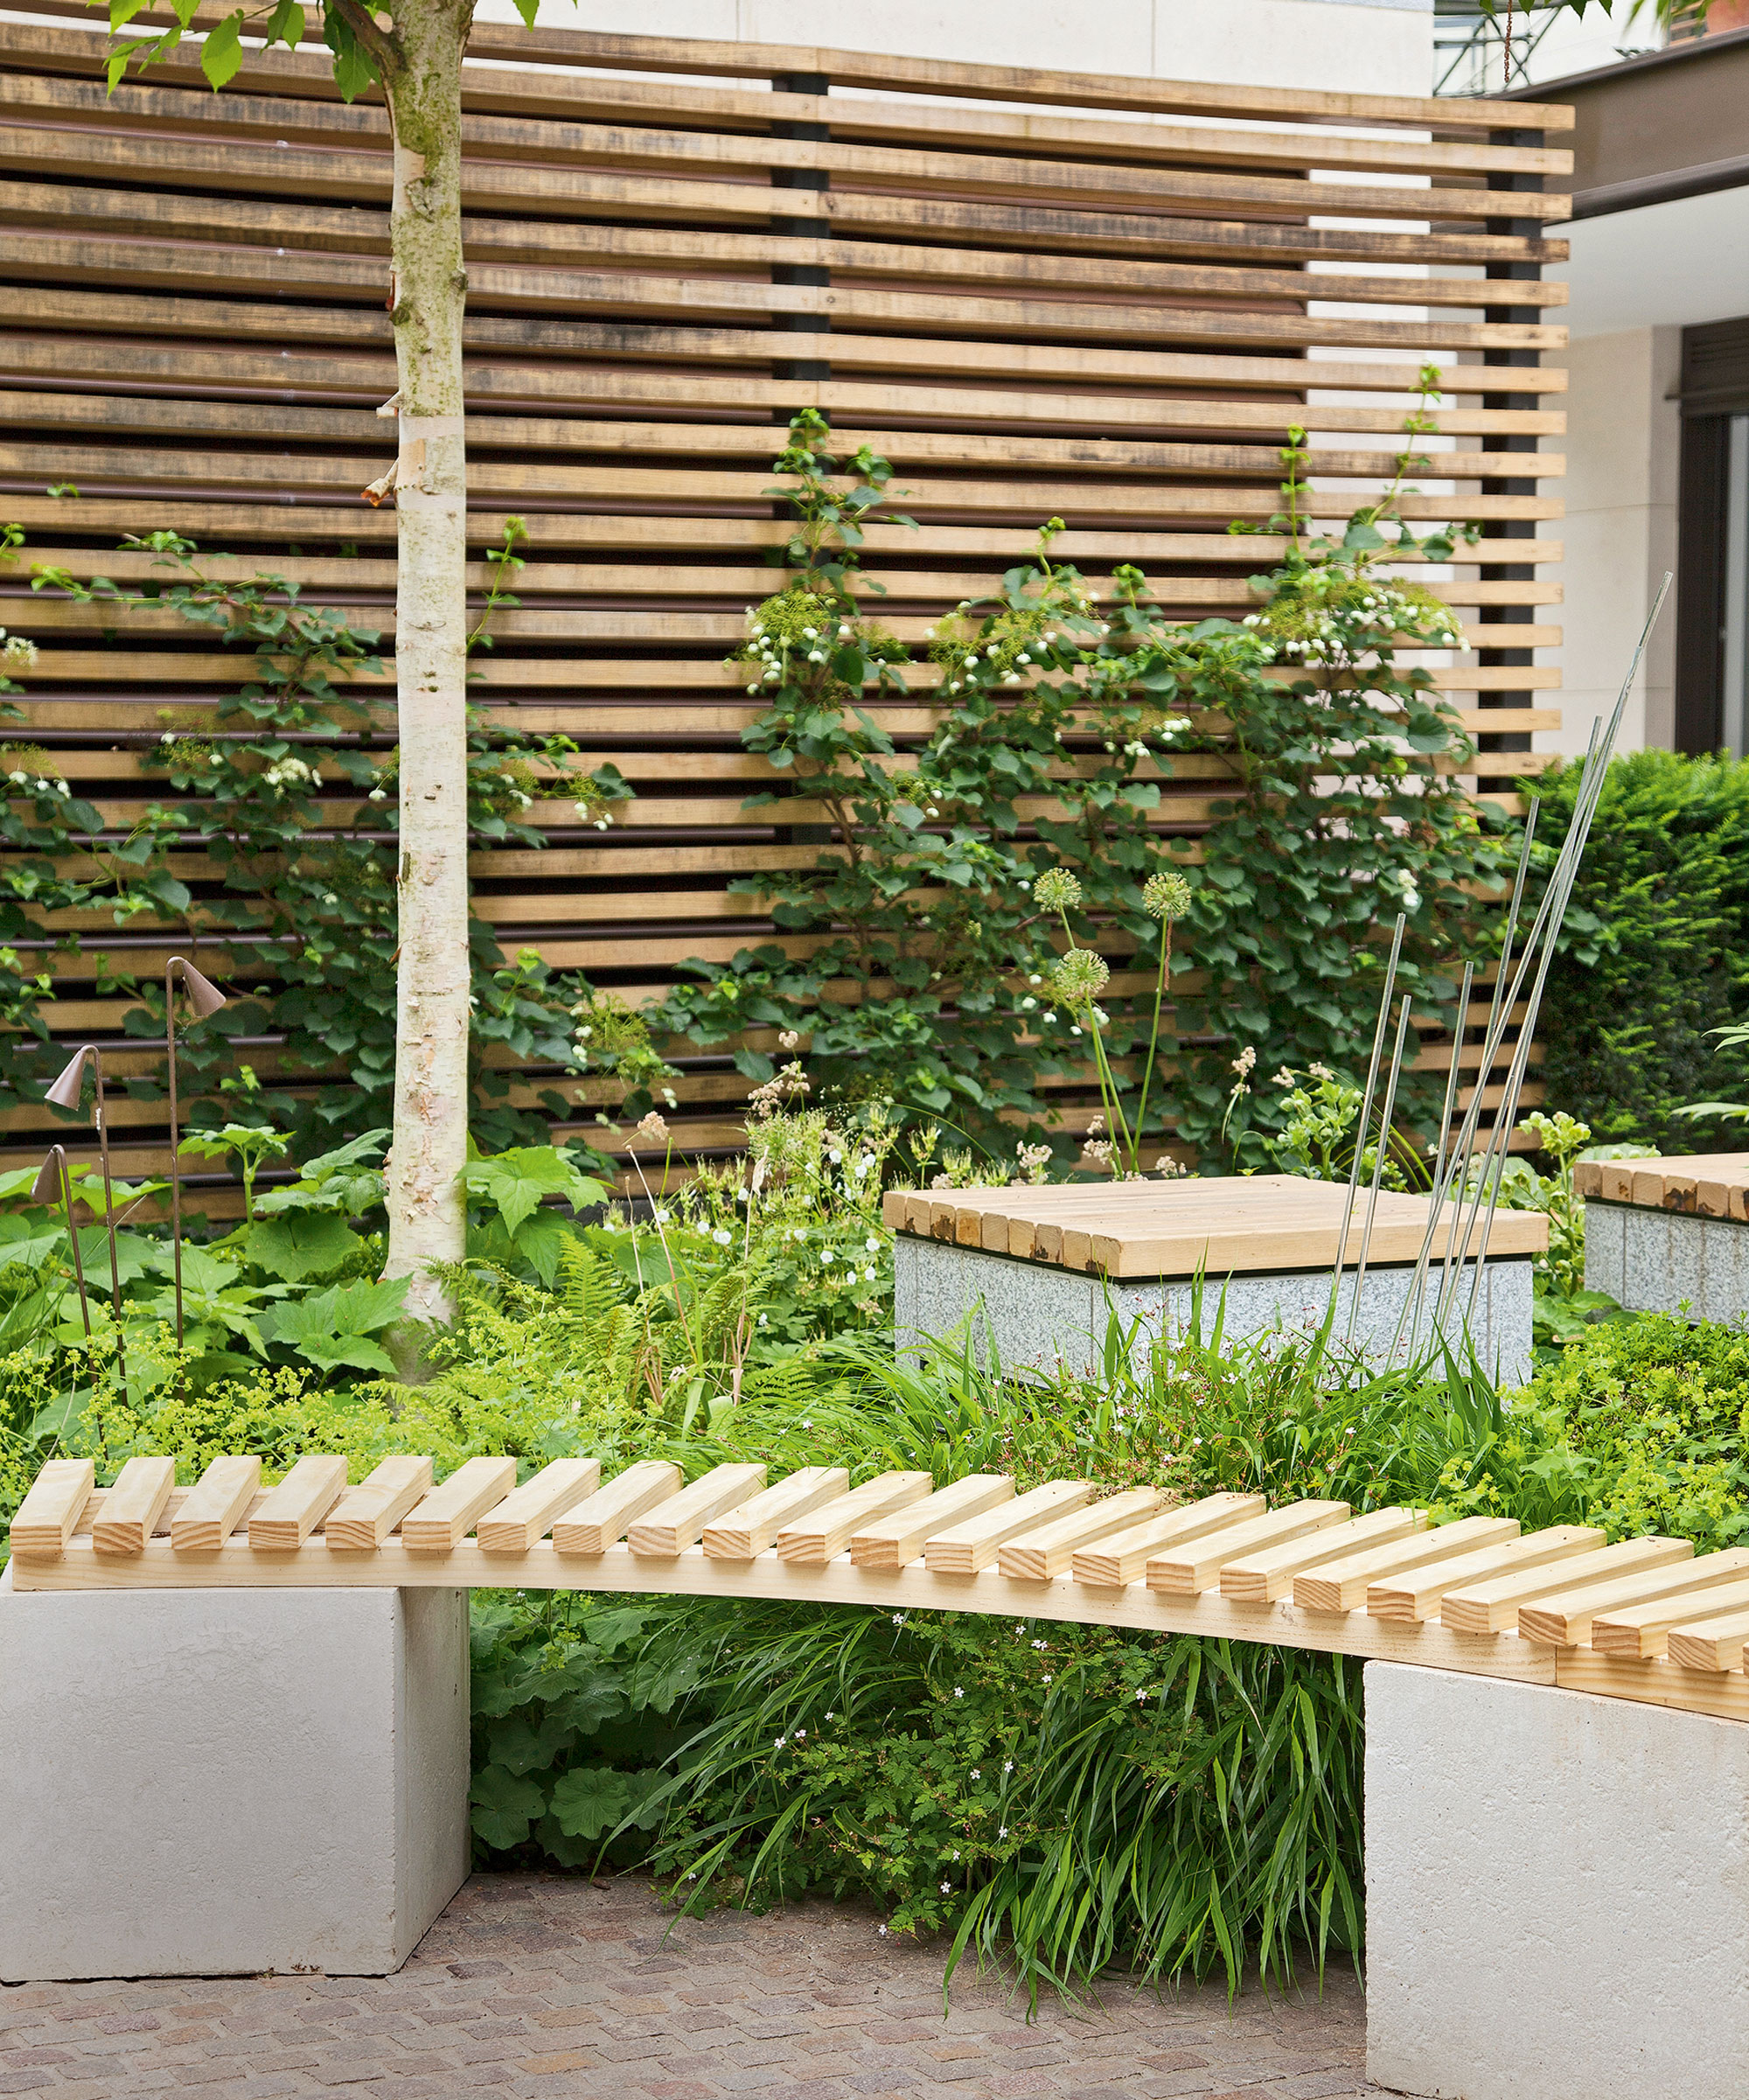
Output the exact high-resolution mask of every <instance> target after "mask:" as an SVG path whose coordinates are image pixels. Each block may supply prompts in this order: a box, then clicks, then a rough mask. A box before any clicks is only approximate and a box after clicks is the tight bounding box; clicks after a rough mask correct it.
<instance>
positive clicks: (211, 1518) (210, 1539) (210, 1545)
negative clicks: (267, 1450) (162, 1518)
mask: <svg viewBox="0 0 1749 2100" xmlns="http://www.w3.org/2000/svg"><path fill="white" fill-rule="evenodd" d="M260 1486H261V1460H260V1459H258V1458H254V1457H247V1458H215V1459H214V1460H213V1462H212V1464H211V1465H210V1466H208V1467H207V1469H206V1471H205V1472H204V1473H203V1474H202V1475H201V1476H200V1478H199V1481H197V1482H196V1483H195V1485H194V1488H193V1490H192V1491H191V1493H190V1494H189V1496H188V1498H187V1499H186V1501H185V1502H184V1503H183V1505H182V1507H181V1508H180V1509H179V1510H178V1511H177V1513H176V1515H175V1516H174V1517H172V1518H171V1527H170V1542H171V1546H172V1547H173V1548H174V1550H175V1551H176V1552H178V1553H216V1552H218V1550H219V1547H220V1546H221V1545H224V1543H225V1541H226V1539H227V1538H229V1537H230V1536H231V1534H232V1532H233V1531H235V1530H236V1528H237V1526H238V1525H239V1524H240V1523H241V1522H242V1521H243V1519H244V1517H247V1514H248V1511H249V1505H250V1504H251V1503H253V1502H254V1498H255V1490H257V1489H258V1488H259V1487H260Z"/></svg>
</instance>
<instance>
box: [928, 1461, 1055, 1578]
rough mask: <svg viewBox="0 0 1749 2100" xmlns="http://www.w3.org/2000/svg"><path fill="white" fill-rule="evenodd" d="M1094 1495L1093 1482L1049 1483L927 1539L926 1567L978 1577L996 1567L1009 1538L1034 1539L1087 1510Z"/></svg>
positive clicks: (931, 1571) (949, 1573)
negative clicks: (1023, 1535)
mask: <svg viewBox="0 0 1749 2100" xmlns="http://www.w3.org/2000/svg"><path fill="white" fill-rule="evenodd" d="M1092 1497H1093V1483H1091V1481H1086V1480H1048V1481H1046V1482H1044V1483H1043V1484H1042V1486H1039V1487H1036V1488H1029V1489H1028V1490H1027V1492H1026V1493H1025V1494H1024V1495H1015V1496H1012V1497H1010V1498H1009V1499H1007V1501H1004V1502H1001V1503H998V1504H997V1506H996V1507H995V1508H993V1509H989V1510H985V1511H984V1512H983V1513H982V1515H981V1516H978V1517H967V1518H966V1520H965V1523H963V1524H951V1525H950V1526H949V1527H948V1529H947V1530H946V1531H937V1532H934V1533H932V1534H931V1535H930V1537H929V1538H926V1539H925V1540H924V1541H923V1561H924V1565H925V1566H927V1567H928V1568H929V1569H930V1573H933V1574H937V1575H975V1574H977V1573H979V1570H980V1569H983V1568H986V1567H989V1566H992V1565H993V1562H994V1561H995V1559H996V1558H997V1556H998V1554H999V1553H1000V1552H1001V1550H1002V1547H1003V1546H1004V1545H1005V1544H1006V1543H1007V1541H1008V1540H1009V1539H1011V1538H1018V1537H1019V1536H1020V1534H1021V1532H1023V1531H1024V1532H1026V1533H1027V1534H1028V1538H1032V1537H1035V1536H1036V1534H1037V1532H1038V1531H1039V1530H1040V1528H1041V1527H1048V1526H1049V1524H1050V1523H1051V1521H1052V1519H1053V1518H1057V1517H1066V1516H1068V1515H1069V1514H1070V1511H1071V1510H1081V1509H1082V1508H1083V1507H1084V1504H1085V1503H1089V1502H1091V1500H1092Z"/></svg>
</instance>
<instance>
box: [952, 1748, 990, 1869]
mask: <svg viewBox="0 0 1749 2100" xmlns="http://www.w3.org/2000/svg"><path fill="white" fill-rule="evenodd" d="M983 1776H984V1775H983V1773H981V1772H980V1771H979V1769H978V1768H977V1766H976V1765H974V1766H973V1767H972V1777H973V1778H974V1779H982V1778H983ZM953 1856H954V1858H955V1859H958V1857H959V1854H958V1852H956V1853H955V1854H954V1855H953Z"/></svg>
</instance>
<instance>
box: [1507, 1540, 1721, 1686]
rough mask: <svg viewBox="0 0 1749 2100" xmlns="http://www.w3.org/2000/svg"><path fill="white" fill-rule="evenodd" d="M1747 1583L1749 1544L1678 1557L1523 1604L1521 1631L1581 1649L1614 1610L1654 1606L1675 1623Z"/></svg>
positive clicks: (1528, 1637)
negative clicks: (1711, 1595)
mask: <svg viewBox="0 0 1749 2100" xmlns="http://www.w3.org/2000/svg"><path fill="white" fill-rule="evenodd" d="M1744 1581H1749V1548H1746V1547H1743V1546H1733V1547H1732V1549H1731V1550H1730V1551H1729V1552H1723V1553H1706V1554H1704V1555H1703V1556H1702V1557H1701V1558H1700V1559H1697V1560H1678V1561H1676V1562H1675V1563H1673V1564H1672V1565H1671V1566H1668V1567H1654V1568H1645V1569H1641V1570H1640V1571H1639V1572H1638V1573H1630V1574H1626V1575H1617V1576H1614V1577H1606V1578H1605V1579H1604V1580H1602V1581H1600V1582H1593V1583H1588V1584H1585V1585H1583V1586H1581V1587H1579V1588H1578V1589H1571V1590H1568V1589H1563V1590H1558V1591H1557V1592H1556V1593H1555V1594H1553V1595H1552V1596H1546V1597H1539V1598H1538V1599H1537V1600H1536V1602H1535V1603H1534V1604H1526V1605H1523V1607H1521V1608H1520V1610H1519V1614H1518V1630H1519V1632H1520V1633H1522V1634H1523V1636H1524V1637H1525V1639H1526V1640H1528V1641H1550V1642H1553V1643H1555V1645H1556V1646H1557V1647H1562V1648H1571V1647H1576V1646H1577V1645H1578V1643H1579V1642H1581V1641H1591V1640H1592V1629H1593V1628H1594V1626H1595V1625H1596V1623H1597V1621H1598V1619H1599V1617H1601V1616H1603V1615H1606V1614H1607V1613H1609V1612H1612V1611H1615V1610H1620V1609H1625V1608H1628V1607H1630V1606H1634V1605H1641V1604H1650V1605H1653V1606H1655V1607H1662V1608H1666V1609H1668V1611H1669V1614H1670V1620H1671V1623H1677V1622H1680V1620H1681V1619H1682V1617H1683V1615H1684V1612H1685V1611H1686V1613H1687V1615H1690V1616H1692V1617H1695V1618H1698V1617H1700V1616H1701V1615H1702V1614H1703V1613H1704V1611H1706V1610H1707V1608H1708V1594H1709V1592H1716V1591H1717V1590H1718V1589H1719V1588H1721V1587H1731V1586H1732V1585H1733V1584H1735V1583H1739V1582H1744ZM1713 1608H1714V1609H1721V1608H1724V1607H1720V1606H1714V1607H1713ZM1592 1644H1593V1645H1595V1643H1594V1642H1593V1643H1592ZM1605 1652H1607V1651H1605ZM1636 1659H1637V1657H1636Z"/></svg>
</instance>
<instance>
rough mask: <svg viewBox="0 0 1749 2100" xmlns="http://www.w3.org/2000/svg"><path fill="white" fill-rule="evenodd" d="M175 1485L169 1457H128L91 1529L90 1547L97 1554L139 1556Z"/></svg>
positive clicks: (172, 1460) (172, 1462) (174, 1467)
mask: <svg viewBox="0 0 1749 2100" xmlns="http://www.w3.org/2000/svg"><path fill="white" fill-rule="evenodd" d="M175 1485H176V1461H175V1460H174V1459H173V1458H130V1459H129V1461H128V1462H127V1464H126V1465H125V1466H123V1467H122V1470H121V1471H120V1472H119V1473H118V1474H117V1475H116V1476H115V1486H114V1487H113V1488H111V1489H110V1490H109V1492H108V1496H107V1497H105V1499H104V1503H103V1513H102V1515H101V1517H99V1518H98V1519H97V1521H96V1523H95V1524H93V1526H92V1527H91V1542H92V1544H93V1545H94V1546H95V1548H96V1549H97V1551H98V1552H100V1553H143V1552H145V1550H146V1541H147V1539H148V1538H150V1537H151V1535H152V1526H153V1525H154V1524H157V1520H158V1518H159V1517H160V1516H162V1515H163V1513H164V1504H165V1503H167V1502H168V1501H169V1500H170V1491H171V1489H172V1488H173V1487H174V1486H175Z"/></svg>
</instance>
